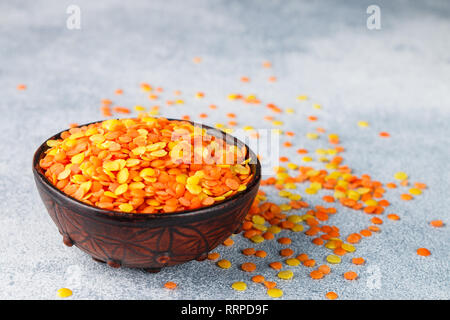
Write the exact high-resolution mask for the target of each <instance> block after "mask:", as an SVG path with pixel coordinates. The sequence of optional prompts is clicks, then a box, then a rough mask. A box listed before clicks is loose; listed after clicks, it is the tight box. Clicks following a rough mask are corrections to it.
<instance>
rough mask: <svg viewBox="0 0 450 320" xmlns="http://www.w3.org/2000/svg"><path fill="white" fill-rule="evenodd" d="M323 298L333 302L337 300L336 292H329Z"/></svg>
mask: <svg viewBox="0 0 450 320" xmlns="http://www.w3.org/2000/svg"><path fill="white" fill-rule="evenodd" d="M325 297H326V298H327V299H330V300H335V299H337V298H338V295H337V293H336V292H333V291H330V292H327V293H326V294H325Z"/></svg>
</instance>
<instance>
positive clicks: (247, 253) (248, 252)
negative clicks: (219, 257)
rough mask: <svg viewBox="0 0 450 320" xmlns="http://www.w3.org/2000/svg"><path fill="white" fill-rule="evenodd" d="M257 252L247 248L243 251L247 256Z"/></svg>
mask: <svg viewBox="0 0 450 320" xmlns="http://www.w3.org/2000/svg"><path fill="white" fill-rule="evenodd" d="M255 252H256V250H255V248H246V249H243V250H242V254H243V255H246V256H252V255H254V254H255Z"/></svg>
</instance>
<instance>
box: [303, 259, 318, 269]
mask: <svg viewBox="0 0 450 320" xmlns="http://www.w3.org/2000/svg"><path fill="white" fill-rule="evenodd" d="M303 265H304V266H305V267H309V268H312V267H314V266H315V265H316V260H314V259H308V260H305V261H303Z"/></svg>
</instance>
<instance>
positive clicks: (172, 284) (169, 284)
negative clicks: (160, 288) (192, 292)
mask: <svg viewBox="0 0 450 320" xmlns="http://www.w3.org/2000/svg"><path fill="white" fill-rule="evenodd" d="M164 287H165V288H167V289H170V290H173V289H176V287H177V284H176V283H175V282H172V281H169V282H166V283H165V284H164Z"/></svg>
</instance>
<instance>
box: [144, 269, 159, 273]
mask: <svg viewBox="0 0 450 320" xmlns="http://www.w3.org/2000/svg"><path fill="white" fill-rule="evenodd" d="M144 271H145V272H148V273H158V272H160V271H161V268H144Z"/></svg>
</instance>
